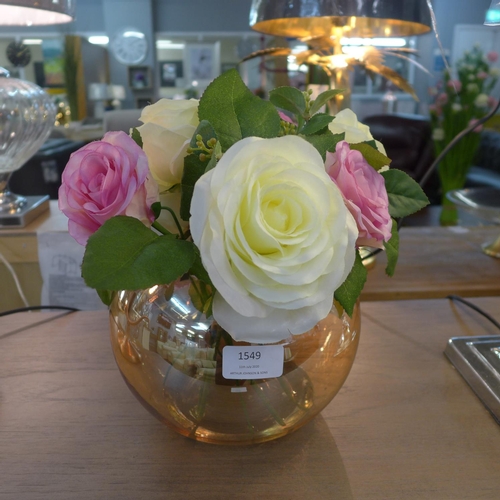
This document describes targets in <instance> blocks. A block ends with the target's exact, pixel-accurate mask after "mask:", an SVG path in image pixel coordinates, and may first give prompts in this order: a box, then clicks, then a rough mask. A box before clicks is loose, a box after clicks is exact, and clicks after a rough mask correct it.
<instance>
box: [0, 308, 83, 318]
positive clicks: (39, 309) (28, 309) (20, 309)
mask: <svg viewBox="0 0 500 500" xmlns="http://www.w3.org/2000/svg"><path fill="white" fill-rule="evenodd" d="M43 309H58V310H62V311H70V312H76V311H80V309H76V308H75V307H66V306H30V307H20V308H18V309H10V310H9V311H3V312H0V317H2V316H9V315H10V314H17V313H21V312H29V311H41V310H43Z"/></svg>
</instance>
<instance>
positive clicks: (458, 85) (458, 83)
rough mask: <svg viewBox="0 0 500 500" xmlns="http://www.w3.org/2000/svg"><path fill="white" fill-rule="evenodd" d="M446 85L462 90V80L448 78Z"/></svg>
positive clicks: (458, 90)
mask: <svg viewBox="0 0 500 500" xmlns="http://www.w3.org/2000/svg"><path fill="white" fill-rule="evenodd" d="M447 85H448V87H449V88H450V89H454V90H456V91H457V92H460V91H461V90H462V82H461V81H460V80H449V81H448V83H447Z"/></svg>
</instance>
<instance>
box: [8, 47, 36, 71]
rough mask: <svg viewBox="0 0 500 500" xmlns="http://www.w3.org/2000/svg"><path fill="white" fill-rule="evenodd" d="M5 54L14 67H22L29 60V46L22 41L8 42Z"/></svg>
mask: <svg viewBox="0 0 500 500" xmlns="http://www.w3.org/2000/svg"><path fill="white" fill-rule="evenodd" d="M6 55H7V59H8V60H9V61H10V62H11V63H12V64H13V65H14V66H15V67H16V68H24V66H27V65H28V64H29V62H30V61H31V51H30V48H29V47H28V46H27V45H24V44H23V43H22V42H10V43H9V45H7V51H6Z"/></svg>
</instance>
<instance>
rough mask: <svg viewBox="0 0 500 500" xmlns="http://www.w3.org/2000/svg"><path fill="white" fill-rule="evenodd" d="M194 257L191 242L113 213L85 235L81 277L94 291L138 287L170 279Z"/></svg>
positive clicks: (141, 287) (175, 276) (162, 282)
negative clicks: (87, 236)
mask: <svg viewBox="0 0 500 500" xmlns="http://www.w3.org/2000/svg"><path fill="white" fill-rule="evenodd" d="M194 259H195V246H194V244H193V243H191V242H189V241H184V240H179V239H177V238H176V237H175V236H173V235H166V236H158V235H157V234H156V233H155V232H154V231H152V230H151V229H149V228H147V227H146V226H145V225H144V224H143V223H142V222H140V221H139V220H138V219H135V218H134V217H126V216H117V217H112V218H111V219H109V220H107V221H106V222H105V223H104V224H103V225H102V226H101V227H100V228H99V229H98V230H97V231H96V232H95V233H94V234H93V235H92V236H91V237H90V238H89V240H88V242H87V247H86V249H85V255H84V258H83V264H82V276H83V278H84V279H85V283H86V284H87V285H88V286H90V287H92V288H96V289H98V290H139V289H143V288H148V287H151V286H153V285H163V284H167V283H170V282H172V281H174V280H175V279H177V278H178V277H180V276H182V275H183V274H184V273H186V272H187V271H188V269H189V268H190V267H191V266H192V265H193V262H194Z"/></svg>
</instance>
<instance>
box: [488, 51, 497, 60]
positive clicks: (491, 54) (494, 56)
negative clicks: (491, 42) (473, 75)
mask: <svg viewBox="0 0 500 500" xmlns="http://www.w3.org/2000/svg"><path fill="white" fill-rule="evenodd" d="M486 58H487V59H488V61H489V62H491V63H495V62H497V61H498V52H495V51H494V50H492V51H491V52H488V53H487V54H486Z"/></svg>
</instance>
